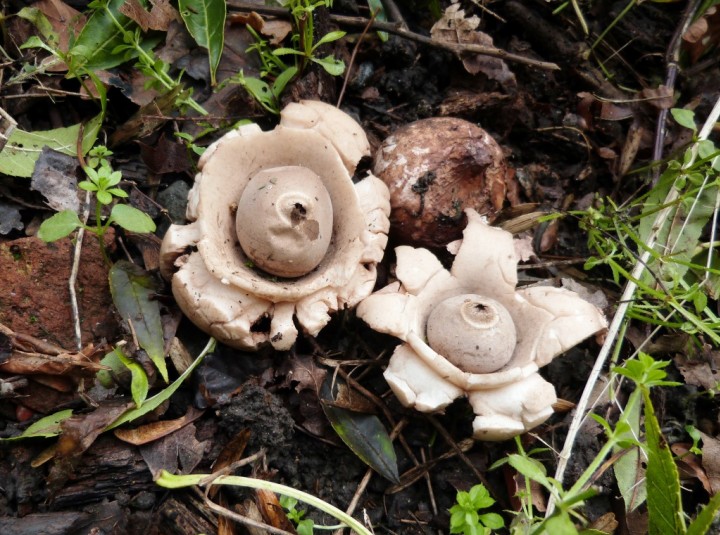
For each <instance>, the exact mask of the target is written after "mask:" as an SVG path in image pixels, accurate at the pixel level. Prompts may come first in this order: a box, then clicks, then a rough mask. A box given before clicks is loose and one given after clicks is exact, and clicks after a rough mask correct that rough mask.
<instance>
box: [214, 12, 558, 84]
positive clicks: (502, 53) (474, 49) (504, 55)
mask: <svg viewBox="0 0 720 535" xmlns="http://www.w3.org/2000/svg"><path fill="white" fill-rule="evenodd" d="M228 6H229V7H230V8H232V9H235V10H237V11H255V12H256V13H260V14H262V15H273V16H275V17H282V18H287V17H289V13H288V11H287V10H286V9H285V8H281V7H268V6H261V5H258V4H250V3H246V2H242V1H241V0H230V1H229V2H228ZM330 20H332V21H333V22H335V23H337V24H339V25H340V26H350V27H354V28H364V27H365V26H366V25H367V23H368V19H366V18H365V17H350V16H347V15H334V14H330ZM370 28H372V29H373V30H377V31H382V32H387V33H392V34H394V35H397V36H399V37H402V38H403V39H408V40H409V41H415V42H416V43H420V44H423V45H428V46H432V47H435V48H440V49H443V50H447V51H449V52H452V53H453V54H455V55H456V56H458V57H459V58H460V59H462V58H463V57H464V56H466V55H468V54H480V55H483V56H490V57H493V58H500V59H503V60H505V61H513V62H515V63H523V64H525V65H530V66H532V67H537V68H538V69H546V70H551V71H559V70H560V67H559V66H558V64H557V63H551V62H548V61H539V60H536V59H532V58H528V57H526V56H521V55H519V54H513V53H512V52H508V51H507V50H503V49H501V48H496V47H493V46H484V45H478V44H463V43H444V42H442V41H436V40H434V39H431V38H430V37H427V36H425V35H421V34H419V33H415V32H411V31H410V30H406V29H404V28H402V27H401V26H400V25H399V24H396V23H392V22H383V21H379V20H376V21H375V22H373V23H372V24H371V25H370Z"/></svg>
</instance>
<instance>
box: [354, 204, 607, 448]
mask: <svg viewBox="0 0 720 535" xmlns="http://www.w3.org/2000/svg"><path fill="white" fill-rule="evenodd" d="M466 214H467V217H468V225H467V227H466V228H465V230H464V232H463V238H462V241H461V242H460V244H459V248H458V249H457V255H456V257H455V261H454V262H453V265H452V268H451V270H450V271H448V270H446V269H444V268H443V266H442V264H441V263H440V261H439V260H438V259H437V258H436V257H435V256H434V255H433V254H432V253H431V252H430V251H428V250H427V249H415V248H412V247H408V246H401V247H398V248H397V249H396V253H397V267H396V276H397V278H398V281H397V282H395V283H393V284H391V285H389V286H387V287H385V288H383V289H381V290H379V291H378V292H376V293H374V294H372V295H371V296H369V297H367V298H366V299H365V300H363V302H362V303H361V304H360V305H359V306H358V308H357V313H358V316H359V317H360V318H362V319H363V320H364V321H365V322H366V323H368V324H369V325H370V327H372V328H373V329H375V330H377V331H380V332H384V333H388V334H391V335H393V336H396V337H398V338H400V339H401V340H403V341H404V343H403V344H401V345H400V346H398V347H397V348H396V349H395V352H394V353H393V355H392V357H391V358H390V364H389V366H388V368H387V370H386V371H385V378H386V379H387V381H388V383H389V384H390V387H391V388H392V390H393V391H394V392H395V395H396V396H397V397H398V399H399V400H400V402H401V403H402V404H403V405H405V406H408V407H414V408H415V409H417V410H419V411H422V412H436V411H441V410H442V409H444V408H445V407H447V406H448V405H449V404H450V403H451V402H452V401H453V400H455V399H457V398H459V397H462V396H467V397H468V399H469V401H470V404H471V405H472V407H473V410H474V412H475V415H476V417H475V420H474V421H473V430H474V436H475V437H476V438H478V439H482V440H504V439H507V438H510V437H512V436H514V435H518V434H520V433H523V432H525V431H527V430H529V429H531V428H533V427H535V426H537V425H539V424H540V423H542V422H543V421H545V420H546V419H547V418H548V417H549V416H550V415H551V414H552V412H553V409H552V405H553V403H555V402H556V401H557V398H556V395H555V388H554V387H553V386H552V385H551V384H550V383H548V382H547V381H545V380H544V379H543V378H542V377H540V375H539V374H538V373H537V372H538V369H539V367H541V366H544V365H546V364H548V363H549V362H550V361H551V360H552V359H553V358H555V357H556V356H558V355H559V354H561V353H563V352H564V351H567V350H568V349H570V348H571V347H572V346H574V345H576V344H578V343H580V342H581V341H582V340H584V339H585V338H587V337H588V336H591V335H592V334H594V333H597V332H598V331H600V330H602V329H604V328H605V327H606V325H607V323H606V320H605V317H604V316H603V314H602V312H601V311H600V310H599V309H598V308H597V307H595V306H594V305H592V304H590V303H588V302H587V301H584V300H583V299H582V298H581V297H580V296H579V295H577V294H576V293H574V292H571V291H568V290H564V289H560V288H553V287H547V286H534V287H529V288H522V289H516V285H517V258H516V255H515V249H514V245H513V238H512V235H511V234H510V233H508V232H505V231H504V230H501V229H498V228H494V227H490V226H489V225H487V224H486V223H485V222H484V221H483V219H482V218H481V217H480V216H479V215H478V213H477V212H475V211H474V210H471V209H469V210H467V211H466Z"/></svg>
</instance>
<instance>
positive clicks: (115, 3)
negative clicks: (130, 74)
mask: <svg viewBox="0 0 720 535" xmlns="http://www.w3.org/2000/svg"><path fill="white" fill-rule="evenodd" d="M125 1H126V0H109V1H108V2H107V10H106V9H105V8H98V9H97V10H96V11H95V12H94V13H93V14H92V16H91V17H90V18H89V19H88V21H87V22H86V23H85V26H83V29H82V31H81V32H80V35H78V37H77V39H76V40H75V44H74V45H73V47H72V48H71V49H70V51H69V53H68V54H69V56H70V57H71V58H72V59H73V61H72V63H73V67H74V68H75V69H79V68H81V67H84V68H85V69H87V70H89V71H97V70H102V69H110V68H112V67H117V66H118V65H120V64H121V63H124V62H125V61H127V60H128V59H129V58H128V57H126V56H125V55H124V54H113V52H114V50H115V49H116V48H117V47H118V46H120V45H123V44H127V43H126V42H125V39H124V37H125V35H126V34H132V32H133V29H134V28H135V26H136V25H135V22H133V20H132V19H130V18H128V17H126V16H125V15H123V14H122V13H120V7H121V6H122V5H123V4H124V3H125ZM140 3H141V4H145V2H144V1H143V0H141V1H140ZM113 18H114V19H115V20H116V21H117V22H118V23H119V24H120V27H118V26H117V25H116V24H115V22H114V21H113ZM131 56H132V54H131Z"/></svg>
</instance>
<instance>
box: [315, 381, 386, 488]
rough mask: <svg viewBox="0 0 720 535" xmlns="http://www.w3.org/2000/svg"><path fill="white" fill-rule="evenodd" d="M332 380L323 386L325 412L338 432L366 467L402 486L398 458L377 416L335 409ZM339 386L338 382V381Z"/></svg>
mask: <svg viewBox="0 0 720 535" xmlns="http://www.w3.org/2000/svg"><path fill="white" fill-rule="evenodd" d="M331 382H332V381H331V378H328V379H326V380H325V382H324V383H323V388H322V390H321V398H322V402H321V405H322V408H323V411H325V415H326V416H327V418H328V420H330V424H331V425H332V427H333V429H335V432H336V433H337V434H338V436H339V437H340V438H341V439H342V441H343V442H344V443H345V444H346V445H347V446H348V447H349V448H350V449H351V450H352V451H353V453H355V455H357V456H358V457H359V458H360V459H361V460H362V461H363V462H364V463H365V464H367V465H368V466H369V467H370V468H372V469H373V470H375V471H376V472H377V473H378V474H380V475H381V476H383V477H384V478H386V479H388V480H389V481H391V482H393V483H396V484H397V483H399V482H400V476H399V474H398V467H397V457H396V455H395V449H394V447H393V444H392V440H390V436H389V435H388V433H387V431H386V430H385V426H383V424H382V422H381V421H380V419H379V418H378V417H377V416H375V415H374V414H361V413H357V412H353V411H350V410H347V409H342V408H339V407H336V406H335V405H334V402H335V399H336V397H335V395H334V394H333V393H332V392H331V387H332V386H331ZM336 382H339V379H337V378H336Z"/></svg>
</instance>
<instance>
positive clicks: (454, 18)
mask: <svg viewBox="0 0 720 535" xmlns="http://www.w3.org/2000/svg"><path fill="white" fill-rule="evenodd" d="M479 24H480V19H479V18H478V17H477V16H475V15H473V16H472V17H465V11H464V10H462V9H460V4H451V5H450V6H449V7H448V8H447V9H446V10H445V13H444V14H443V16H442V17H441V18H440V20H438V21H437V22H436V23H435V24H434V25H433V27H432V28H431V29H430V36H431V37H432V38H433V39H434V40H435V41H440V42H445V43H453V44H477V45H483V46H488V47H493V46H494V44H493V40H492V37H490V36H489V35H488V34H486V33H484V32H481V31H479V30H477V27H478V26H479ZM462 61H463V66H464V67H465V70H466V71H467V72H469V73H470V74H477V73H479V72H481V73H483V74H484V75H485V76H487V77H488V78H490V79H491V80H495V81H497V82H499V83H500V84H501V85H502V86H503V87H505V88H514V87H515V86H516V85H517V80H516V79H515V74H514V73H513V72H512V71H511V70H510V69H509V68H508V66H507V64H506V63H505V62H504V61H503V60H501V59H500V58H494V57H490V56H486V55H484V54H472V55H467V56H465V58H464V59H463V60H462Z"/></svg>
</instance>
